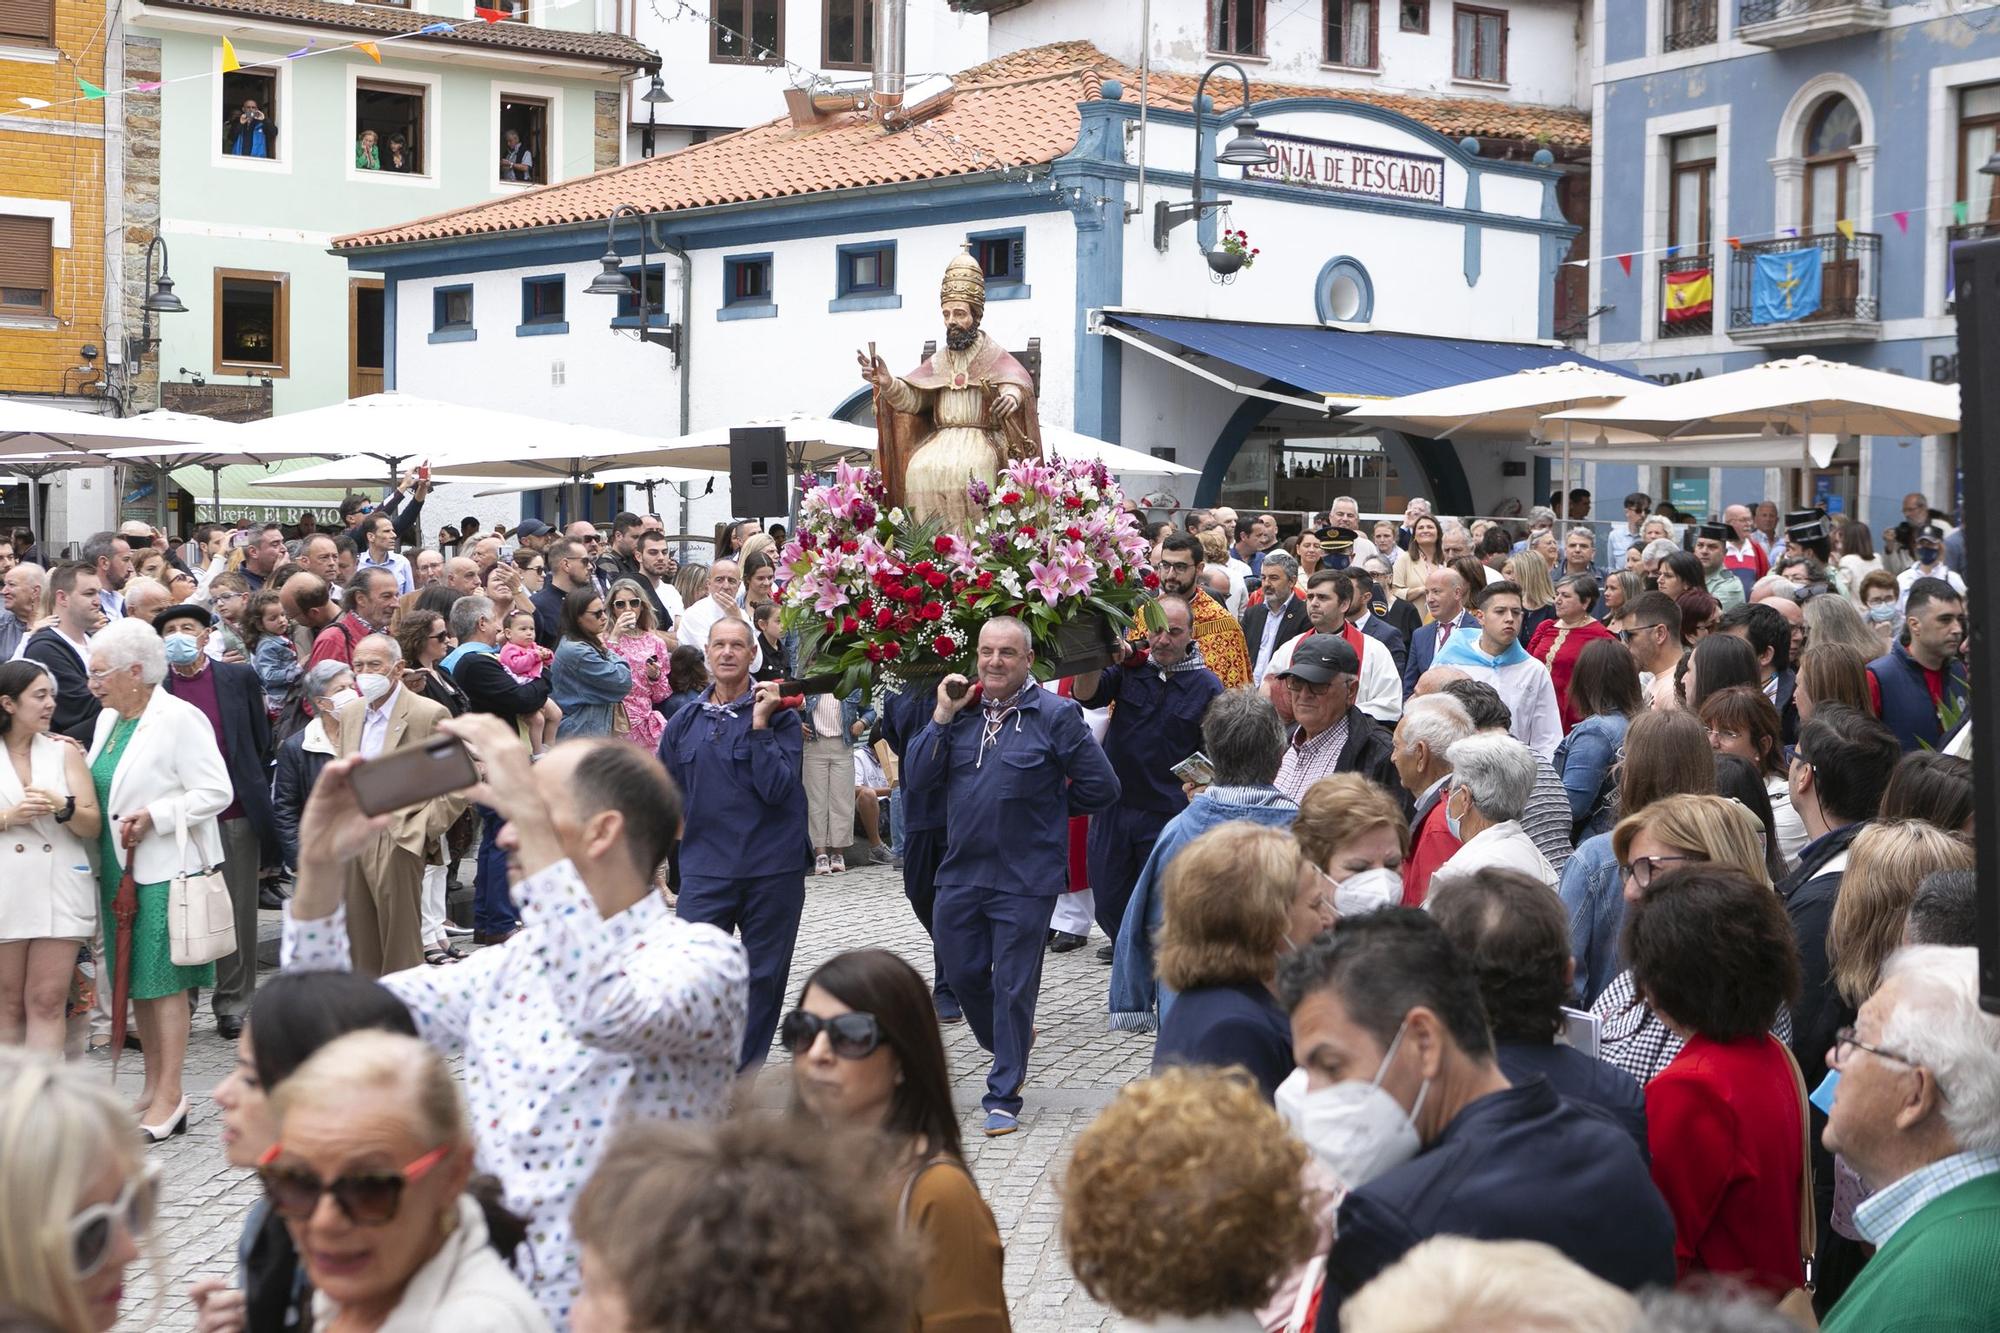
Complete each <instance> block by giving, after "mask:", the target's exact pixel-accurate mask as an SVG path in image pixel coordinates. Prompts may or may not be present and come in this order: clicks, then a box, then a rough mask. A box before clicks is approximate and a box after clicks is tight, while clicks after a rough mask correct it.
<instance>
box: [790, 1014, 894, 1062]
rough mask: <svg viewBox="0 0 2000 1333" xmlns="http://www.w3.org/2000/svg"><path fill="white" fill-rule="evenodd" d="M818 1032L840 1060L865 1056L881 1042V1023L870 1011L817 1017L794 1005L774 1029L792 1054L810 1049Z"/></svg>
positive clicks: (863, 1057)
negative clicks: (781, 1022)
mask: <svg viewBox="0 0 2000 1333" xmlns="http://www.w3.org/2000/svg"><path fill="white" fill-rule="evenodd" d="M822 1032H824V1033H826V1038H827V1042H828V1044H830V1045H831V1046H832V1047H833V1053H834V1054H835V1055H837V1056H839V1057H840V1058H841V1059H843V1060H865V1059H867V1058H868V1057H869V1056H870V1055H873V1054H874V1053H875V1048H876V1047H878V1046H880V1045H881V1044H882V1025H881V1024H880V1023H877V1022H876V1021H875V1015H873V1014H863V1013H848V1014H842V1015H840V1016H839V1017H838V1018H821V1017H820V1016H819V1015H818V1014H809V1013H807V1012H806V1011H805V1010H803V1009H794V1010H792V1012H790V1013H789V1014H786V1015H785V1021H784V1023H783V1024H782V1025H781V1026H780V1027H779V1029H778V1039H779V1040H780V1041H782V1042H784V1043H785V1049H786V1050H788V1051H790V1052H791V1053H792V1055H793V1056H794V1057H795V1058H796V1057H797V1056H800V1055H803V1054H805V1052H807V1051H808V1050H810V1049H812V1045H813V1043H814V1042H816V1041H818V1040H819V1034H820V1033H822Z"/></svg>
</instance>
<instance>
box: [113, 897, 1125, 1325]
mask: <svg viewBox="0 0 2000 1333" xmlns="http://www.w3.org/2000/svg"><path fill="white" fill-rule="evenodd" d="M467 864H468V867H469V865H470V863H469V862H468V863H467ZM264 916H265V925H266V932H265V933H266V934H268V933H270V930H271V928H272V927H274V926H275V923H276V914H275V913H270V912H267V913H265V914H264ZM1100 943H1102V939H1101V937H1098V936H1093V937H1092V940H1091V946H1090V947H1089V948H1086V949H1079V950H1077V951H1076V952H1074V953H1068V954H1063V955H1060V956H1058V955H1054V954H1050V955H1046V958H1047V965H1046V967H1045V969H1044V971H1043V974H1042V999H1041V1005H1040V1009H1039V1011H1038V1014H1037V1017H1036V1024H1037V1027H1038V1028H1039V1030H1040V1036H1039V1038H1038V1039H1037V1041H1036V1045H1035V1051H1034V1055H1033V1057H1032V1060H1031V1063H1030V1067H1029V1074H1028V1084H1027V1089H1026V1091H1025V1093H1024V1094H1023V1095H1024V1097H1025V1099H1026V1102H1027V1105H1026V1106H1025V1108H1024V1109H1023V1111H1022V1114H1021V1129H1020V1131H1019V1132H1018V1133H1015V1134H1013V1135H1010V1136H1008V1137H1006V1138H1000V1139H987V1138H985V1137H983V1136H982V1135H981V1134H980V1132H979V1125H980V1122H981V1120H982V1118H983V1117H982V1116H981V1115H980V1113H979V1097H980V1094H981V1093H982V1092H983V1091H984V1086H985V1084H984V1075H985V1069H986V1056H985V1053H984V1052H982V1051H980V1049H979V1047H978V1045H977V1044H976V1043H975V1042H974V1041H973V1039H972V1033H971V1032H970V1031H969V1030H968V1029H967V1028H966V1026H965V1025H964V1024H962V1023H961V1024H956V1025H953V1026H951V1027H947V1028H945V1029H944V1035H945V1051H946V1054H947V1055H948V1057H949V1058H950V1061H951V1067H952V1072H953V1075H954V1080H953V1091H954V1094H955V1097H956V1099H957V1102H958V1106H959V1109H960V1111H961V1113H962V1119H963V1124H964V1127H965V1133H966V1147H967V1152H968V1155H969V1156H970V1159H971V1161H970V1165H971V1168H972V1171H973V1174H974V1176H975V1177H976V1178H977V1179H978V1181H979V1185H980V1188H981V1190H982V1191H983V1192H984V1193H985V1195H986V1200H987V1202H988V1204H990V1205H991V1206H992V1209H993V1215H994V1218H995V1220H996V1221H997V1222H998V1223H999V1226H1000V1235H1001V1239H1002V1240H1003V1241H1004V1242H1005V1244H1006V1249H1007V1277H1006V1280H1007V1296H1008V1300H1009V1302H1010V1303H1011V1306H1012V1310H1013V1317H1014V1327H1015V1329H1017V1330H1019V1331H1020V1333H1057V1331H1058V1330H1060V1331H1062V1333H1068V1331H1069V1330H1083V1329H1107V1328H1114V1327H1116V1326H1117V1323H1118V1321H1117V1320H1116V1318H1115V1317H1114V1316H1112V1315H1110V1314H1109V1313H1108V1312H1107V1311H1105V1310H1104V1308H1103V1307H1101V1306H1099V1305H1097V1304H1096V1303H1095V1302H1093V1301H1092V1300H1091V1299H1090V1298H1089V1296H1087V1295H1086V1294H1084V1292H1083V1290H1082V1289H1081V1288H1080V1287H1079V1286H1078V1285H1077V1283H1076V1280H1075V1278H1074V1277H1072V1276H1071V1274H1070V1269H1069V1263H1068V1260H1067V1259H1066V1258H1065V1257H1064V1255H1063V1251H1062V1240H1061V1220H1062V1195H1061V1184H1060V1181H1061V1169H1062V1164H1063V1163H1064V1162H1066V1161H1067V1160H1068V1157H1069V1153H1070V1150H1071V1147H1072V1145H1073V1144H1074V1142H1075V1139H1076V1136H1077V1134H1078V1133H1079V1132H1081V1131H1082V1129H1083V1128H1084V1126H1086V1125H1088V1124H1089V1123H1090V1122H1091V1120H1092V1119H1093V1118H1094V1116H1095V1115H1096V1113H1097V1111H1098V1110H1099V1109H1100V1108H1102V1107H1103V1106H1104V1105H1105V1104H1106V1103H1107V1102H1109V1101H1110V1099H1111V1098H1112V1097H1113V1096H1114V1095H1115V1094H1116V1092H1117V1090H1118V1089H1119V1088H1120V1087H1122V1086H1123V1085H1124V1084H1126V1083H1127V1082H1130V1081H1131V1080H1132V1079H1134V1078H1137V1077H1140V1076H1141V1075H1143V1074H1144V1073H1145V1071H1146V1068H1147V1065H1148V1064H1149V1062H1150V1061H1151V1059H1152V1049H1153V1042H1152V1038H1151V1037H1150V1036H1144V1035H1138V1034H1133V1033H1112V1032H1107V1031H1105V1026H1104V995H1105V985H1106V980H1107V976H1108V973H1109V969H1108V968H1107V967H1105V965H1104V964H1102V963H1099V962H1098V961H1097V959H1096V957H1095V951H1096V946H1097V945H1098V944H1100ZM868 947H875V948H885V949H892V950H894V951H895V952H897V953H899V954H901V955H903V957H905V958H907V959H909V960H910V962H911V963H913V964H914V965H915V966H916V967H917V969H918V970H919V971H921V972H924V973H925V974H926V975H929V973H930V971H931V959H930V949H929V942H928V941H927V940H926V939H925V938H924V934H923V930H922V928H921V927H919V926H918V925H917V922H916V918H915V917H914V916H912V915H911V913H910V909H909V904H908V903H907V902H905V901H904V898H903V894H902V880H901V875H900V872H898V871H894V870H891V869H889V868H887V867H871V868H868V869H861V870H850V871H848V872H847V873H846V874H845V875H841V876H837V877H828V878H821V879H809V880H808V881H807V894H806V912H805V921H804V924H803V925H802V926H801V928H800V931H799V945H798V953H797V956H796V958H795V959H794V962H793V967H792V983H791V988H790V990H791V991H796V988H797V987H798V986H799V984H800V983H801V982H802V981H803V980H804V978H805V976H806V974H807V973H808V972H810V971H811V970H812V968H813V967H815V966H817V965H818V964H819V963H820V962H821V961H822V960H824V959H825V958H828V957H830V956H832V955H833V954H836V953H840V952H842V951H844V950H847V949H857V948H868ZM267 972H268V969H267ZM788 993H790V992H788ZM96 1060H97V1058H96V1057H93V1062H96ZM233 1060H234V1052H233V1051H232V1050H231V1049H230V1045H229V1043H227V1042H224V1041H223V1040H222V1039H221V1038H220V1037H219V1036H217V1035H216V1033H215V1029H214V1025H213V1021H212V1020H211V1019H210V1018H209V1017H208V1015H207V1013H206V1012H205V1011H204V1012H203V1014H202V1015H201V1016H200V1017H199V1018H198V1019H197V1020H196V1025H195V1033H194V1036H193V1037H192V1039H191V1040H190V1042H189V1045H188V1072H187V1087H188V1094H189V1098H190V1100H191V1101H192V1102H193V1106H194V1110H193V1116H192V1118H191V1122H190V1128H189V1131H188V1133H187V1134H186V1135H184V1136H182V1137H179V1138H176V1139H173V1140H171V1141H170V1142H168V1143H166V1144H162V1145H160V1146H159V1147H156V1148H153V1149H152V1150H151V1151H152V1153H153V1155H154V1156H155V1157H156V1158H158V1160H159V1161H160V1162H161V1164H162V1165H163V1167H164V1168H165V1171H166V1175H165V1182H164V1184H165V1189H164V1194H163V1203H162V1206H161V1225H160V1228H159V1238H158V1243H157V1252H158V1253H159V1255H160V1275H159V1277H160V1285H161V1287H162V1290H161V1294H160V1299H159V1302H158V1304H152V1303H151V1302H150V1299H149V1298H150V1296H151V1293H152V1291H153V1290H154V1288H155V1285H156V1284H155V1282H154V1279H153V1278H152V1277H151V1276H149V1275H143V1274H138V1273H135V1274H134V1275H133V1278H132V1280H131V1281H129V1283H128V1286H127V1291H128V1293H129V1294H128V1297H127V1306H128V1310H129V1311H130V1313H129V1314H128V1315H127V1317H126V1318H125V1319H124V1320H123V1321H122V1322H121V1323H120V1324H119V1326H118V1327H119V1328H120V1329H124V1330H141V1329H144V1330H160V1331H161V1333H180V1331H182V1330H191V1329H193V1328H194V1313H193V1310H192V1308H191V1307H190V1306H189V1305H188V1303H187V1300H186V1294H187V1288H188V1285H189V1283H191V1282H193V1281H194V1280H195V1279H197V1278H200V1277H207V1276H217V1277H224V1278H227V1277H230V1276H231V1274H232V1271H233V1269H234V1266H235V1254H236V1249H235V1247H236V1239H237V1234H238V1229H239V1227H240V1225H241V1222H242V1219H243V1214H244V1212H245V1211H246V1210H247V1209H248V1208H249V1206H250V1204H251V1202H252V1200H253V1199H254V1198H255V1197H256V1192H257V1190H256V1185H255V1180H254V1177H252V1176H251V1175H249V1174H248V1173H246V1172H240V1171H236V1170H234V1169H232V1168H231V1167H230V1166H228V1165H227V1164H226V1163H225V1162H224V1161H223V1158H222V1152H221V1148H220V1146H219V1142H218V1136H219V1134H220V1132H221V1119H220V1117H219V1116H218V1115H217V1113H216V1111H215V1108H214V1106H213V1105H212V1104H211V1103H210V1102H209V1100H208V1091H209V1089H211V1088H212V1087H214V1086H215V1083H216V1082H217V1081H218V1080H219V1079H220V1078H221V1077H222V1076H223V1075H224V1074H225V1073H227V1072H228V1069H229V1067H230V1064H231V1063H232V1062H233ZM784 1063H785V1057H784V1055H783V1052H777V1053H775V1054H774V1056H773V1058H772V1063H771V1067H770V1068H769V1069H768V1070H767V1071H766V1072H765V1074H764V1075H763V1077H762V1078H761V1079H760V1080H759V1083H758V1087H757V1095H756V1101H757V1103H758V1105H759V1106H760V1107H765V1108H777V1107H780V1106H782V1105H784V1101H785V1093H786V1080H785V1077H784ZM99 1067H100V1068H102V1065H101V1064H100V1065H99ZM118 1084H119V1086H120V1087H121V1088H129V1089H131V1090H132V1091H134V1092H135V1093H136V1090H137V1088H138V1085H139V1061H138V1059H137V1057H136V1056H133V1057H130V1058H128V1059H127V1060H126V1061H125V1062H124V1063H123V1064H122V1065H121V1068H120V1071H119V1076H118Z"/></svg>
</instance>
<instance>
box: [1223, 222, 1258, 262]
mask: <svg viewBox="0 0 2000 1333" xmlns="http://www.w3.org/2000/svg"><path fill="white" fill-rule="evenodd" d="M1216 249H1218V250H1221V251H1223V252H1224V253H1226V254H1232V255H1236V256H1238V257H1239V258H1241V259H1242V261H1243V262H1242V263H1241V264H1238V265H1237V267H1238V268H1251V267H1253V266H1255V264H1256V263H1257V256H1258V255H1260V254H1262V253H1263V252H1262V251H1261V250H1259V249H1257V247H1255V246H1253V245H1251V244H1250V233H1249V232H1247V231H1244V230H1243V229H1242V228H1240V227H1239V228H1237V229H1236V230H1235V231H1230V230H1228V229H1226V228H1225V229H1224V230H1223V233H1222V243H1221V244H1220V245H1218V246H1216Z"/></svg>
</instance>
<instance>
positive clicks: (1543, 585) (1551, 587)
mask: <svg viewBox="0 0 2000 1333" xmlns="http://www.w3.org/2000/svg"><path fill="white" fill-rule="evenodd" d="M1551 540H1553V539H1551ZM1532 554H1534V552H1531V551H1523V552H1522V553H1521V554H1519V555H1515V556H1511V557H1509V558H1508V561H1507V563H1506V564H1505V565H1502V566H1501V567H1500V573H1501V576H1502V577H1503V578H1509V579H1512V580H1513V581H1514V582H1516V583H1518V584H1520V585H1521V637H1520V643H1521V645H1522V646H1523V647H1524V648H1525V647H1526V646H1527V644H1528V642H1529V640H1531V639H1533V638H1534V637H1535V631H1536V630H1537V629H1539V628H1540V627H1541V625H1542V622H1544V621H1548V620H1554V619H1555V618H1556V585H1555V583H1554V582H1553V581H1552V580H1551V579H1550V577H1549V565H1548V562H1547V561H1546V560H1543V559H1541V558H1539V557H1537V558H1535V559H1533V560H1530V559H1529V558H1528V557H1529V556H1530V555H1532Z"/></svg>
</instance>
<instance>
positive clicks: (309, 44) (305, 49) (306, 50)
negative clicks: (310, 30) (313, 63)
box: [285, 37, 319, 60]
mask: <svg viewBox="0 0 2000 1333" xmlns="http://www.w3.org/2000/svg"><path fill="white" fill-rule="evenodd" d="M318 41H319V38H317V37H308V38H306V44H305V45H304V46H301V47H300V48H299V49H298V50H296V51H294V52H292V53H291V54H290V55H288V56H286V57H285V59H287V60H297V59H298V58H299V57H300V56H309V55H311V54H312V49H313V46H314V45H315V44H316V43H317V42H318Z"/></svg>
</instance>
